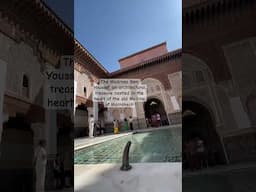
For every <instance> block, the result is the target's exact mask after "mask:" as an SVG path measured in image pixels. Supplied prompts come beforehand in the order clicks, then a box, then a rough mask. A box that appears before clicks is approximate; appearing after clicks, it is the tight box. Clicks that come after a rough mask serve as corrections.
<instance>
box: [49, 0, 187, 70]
mask: <svg viewBox="0 0 256 192" xmlns="http://www.w3.org/2000/svg"><path fill="white" fill-rule="evenodd" d="M47 1H48V3H49V4H51V6H52V7H53V9H54V10H55V11H57V14H58V15H60V17H61V18H62V19H63V20H64V21H66V23H68V25H69V26H70V25H72V24H73V23H72V20H71V18H70V17H69V18H68V17H67V14H65V11H63V8H62V7H65V5H60V4H59V5H57V3H60V2H61V3H62V4H67V5H68V3H65V2H66V1H69V2H70V0H64V1H63V0H61V1H60V0H59V1H58V0H47ZM74 2H75V5H74V33H75V37H76V39H77V40H78V41H79V42H80V43H81V44H82V45H83V46H85V47H86V48H87V49H88V50H89V51H90V53H91V54H93V55H94V57H95V58H96V59H97V60H98V61H99V62H100V63H101V64H102V65H103V66H104V67H105V68H106V69H107V70H109V71H110V72H112V71H115V70H117V69H119V63H118V60H119V59H120V58H122V57H126V56H128V55H130V54H133V53H135V52H138V51H141V50H143V49H146V48H149V47H151V46H154V45H156V44H159V43H162V42H164V41H166V42H167V47H168V50H169V51H171V50H175V49H178V48H181V46H182V29H181V28H182V27H181V26H182V22H181V21H182V17H181V13H182V0H74ZM66 7H67V6H66ZM70 7H71V6H70ZM65 10H66V11H67V9H66V8H65ZM70 10H71V9H70ZM69 15H71V14H69ZM70 23H71V24H70Z"/></svg>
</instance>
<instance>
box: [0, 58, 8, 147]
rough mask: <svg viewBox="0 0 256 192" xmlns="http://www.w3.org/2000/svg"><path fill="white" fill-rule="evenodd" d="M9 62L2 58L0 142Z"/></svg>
mask: <svg viewBox="0 0 256 192" xmlns="http://www.w3.org/2000/svg"><path fill="white" fill-rule="evenodd" d="M6 68H7V64H6V62H4V61H3V60H1V59H0V143H1V141H2V132H3V121H4V117H3V116H4V112H3V108H4V93H5V81H6V70H7V69H6Z"/></svg>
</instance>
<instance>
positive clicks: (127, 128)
mask: <svg viewBox="0 0 256 192" xmlns="http://www.w3.org/2000/svg"><path fill="white" fill-rule="evenodd" d="M124 130H125V131H128V130H129V124H128V120H127V119H126V118H124Z"/></svg>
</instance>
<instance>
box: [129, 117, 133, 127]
mask: <svg viewBox="0 0 256 192" xmlns="http://www.w3.org/2000/svg"><path fill="white" fill-rule="evenodd" d="M129 126H130V130H131V131H133V119H132V116H130V117H129Z"/></svg>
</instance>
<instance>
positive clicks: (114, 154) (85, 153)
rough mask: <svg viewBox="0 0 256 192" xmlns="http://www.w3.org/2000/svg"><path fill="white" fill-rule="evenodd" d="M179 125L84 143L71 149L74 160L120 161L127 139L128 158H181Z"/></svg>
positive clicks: (158, 160) (133, 161)
mask: <svg viewBox="0 0 256 192" xmlns="http://www.w3.org/2000/svg"><path fill="white" fill-rule="evenodd" d="M181 134H182V130H181V127H177V128H169V129H159V130H154V131H150V132H141V133H136V134H131V135H127V136H122V137H119V138H117V139H113V140H110V141H105V142H102V143H100V144H96V145H93V146H89V147H85V148H83V149H80V150H77V151H75V153H74V161H75V162H74V163H75V164H100V163H121V162H122V154H123V150H124V147H125V145H126V143H127V142H128V141H131V142H132V144H131V148H130V162H131V163H142V162H181V160H182V159H181V158H182V155H181V150H182V147H181V146H182V140H181V139H182V138H181Z"/></svg>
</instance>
